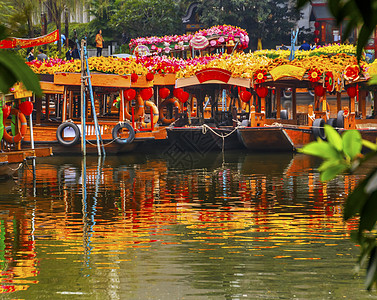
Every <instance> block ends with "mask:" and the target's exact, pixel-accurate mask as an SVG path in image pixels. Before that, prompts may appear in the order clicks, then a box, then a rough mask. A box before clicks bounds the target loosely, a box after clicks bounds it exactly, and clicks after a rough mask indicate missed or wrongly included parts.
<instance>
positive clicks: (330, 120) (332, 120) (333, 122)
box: [326, 118, 338, 128]
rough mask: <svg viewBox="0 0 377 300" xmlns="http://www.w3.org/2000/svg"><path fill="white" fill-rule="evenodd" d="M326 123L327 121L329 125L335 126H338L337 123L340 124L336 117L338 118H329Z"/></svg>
mask: <svg viewBox="0 0 377 300" xmlns="http://www.w3.org/2000/svg"><path fill="white" fill-rule="evenodd" d="M326 123H327V124H328V125H330V126H332V127H334V128H336V127H337V125H338V122H337V119H336V118H330V119H328V120H327V122H326Z"/></svg>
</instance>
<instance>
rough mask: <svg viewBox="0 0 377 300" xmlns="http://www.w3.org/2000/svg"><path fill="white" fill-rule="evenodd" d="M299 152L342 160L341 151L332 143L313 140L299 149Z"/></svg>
mask: <svg viewBox="0 0 377 300" xmlns="http://www.w3.org/2000/svg"><path fill="white" fill-rule="evenodd" d="M298 151H299V152H301V153H305V154H308V155H313V156H318V157H321V158H323V159H334V160H340V159H341V158H342V157H341V155H340V153H339V152H338V151H337V150H336V149H335V148H334V147H333V146H332V145H331V144H330V143H326V142H311V143H309V144H307V145H305V146H304V147H303V148H301V149H298Z"/></svg>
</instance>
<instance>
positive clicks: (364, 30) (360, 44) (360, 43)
mask: <svg viewBox="0 0 377 300" xmlns="http://www.w3.org/2000/svg"><path fill="white" fill-rule="evenodd" d="M373 30H374V28H371V27H368V26H367V25H366V24H364V25H363V26H362V27H361V29H360V32H359V37H358V39H357V49H356V56H357V60H358V61H359V60H360V58H361V54H362V53H363V50H364V47H365V46H366V45H367V43H368V40H369V37H370V36H371V34H372V32H373Z"/></svg>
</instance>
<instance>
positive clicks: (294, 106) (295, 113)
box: [292, 88, 297, 120]
mask: <svg viewBox="0 0 377 300" xmlns="http://www.w3.org/2000/svg"><path fill="white" fill-rule="evenodd" d="M296 118H297V99H296V88H293V89H292V119H293V120H296Z"/></svg>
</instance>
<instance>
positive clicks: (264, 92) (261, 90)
mask: <svg viewBox="0 0 377 300" xmlns="http://www.w3.org/2000/svg"><path fill="white" fill-rule="evenodd" d="M256 92H257V94H258V96H259V97H261V98H266V97H267V94H268V88H266V87H264V86H260V87H257V89H256Z"/></svg>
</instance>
